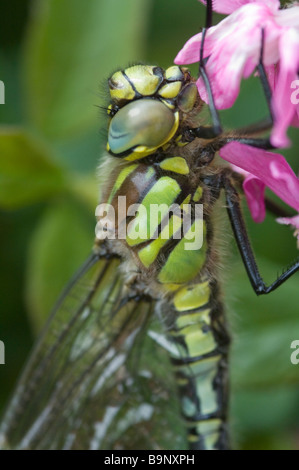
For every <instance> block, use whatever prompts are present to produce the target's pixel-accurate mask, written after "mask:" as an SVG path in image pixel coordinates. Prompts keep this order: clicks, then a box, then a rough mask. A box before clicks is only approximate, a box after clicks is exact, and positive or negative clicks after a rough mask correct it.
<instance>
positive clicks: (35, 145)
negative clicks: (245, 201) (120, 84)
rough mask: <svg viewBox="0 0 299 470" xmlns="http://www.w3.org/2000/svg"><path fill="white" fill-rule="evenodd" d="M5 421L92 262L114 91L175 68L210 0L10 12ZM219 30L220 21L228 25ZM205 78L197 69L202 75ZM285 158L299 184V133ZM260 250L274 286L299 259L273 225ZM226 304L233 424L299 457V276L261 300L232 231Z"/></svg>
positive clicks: (242, 439)
mask: <svg viewBox="0 0 299 470" xmlns="http://www.w3.org/2000/svg"><path fill="white" fill-rule="evenodd" d="M0 8H1V15H0V17H1V19H0V38H1V40H0V80H2V81H3V82H4V84H5V104H4V105H0V121H1V128H0V207H1V210H0V246H1V255H0V256H1V263H0V298H1V315H0V339H1V340H2V341H4V343H5V347H6V364H5V365H2V366H0V410H1V409H2V408H3V406H4V404H5V402H6V401H7V397H8V395H9V393H10V392H11V390H12V388H13V384H14V382H15V380H16V377H17V376H18V374H19V372H20V369H21V367H22V365H23V363H24V360H25V358H26V357H27V355H28V351H29V349H30V347H31V345H32V342H33V339H34V337H35V336H36V334H37V332H38V331H39V330H40V328H41V326H42V324H43V323H44V321H45V318H46V317H47V315H48V312H49V310H50V308H51V306H52V305H53V303H54V302H55V299H56V298H57V296H58V294H59V292H60V290H61V289H62V287H63V286H64V284H65V283H66V282H67V280H68V279H69V278H70V276H71V275H72V274H73V273H74V271H75V270H76V269H77V268H78V267H79V266H80V264H81V263H82V262H83V261H84V259H85V257H86V256H87V255H88V254H89V252H90V249H91V246H92V243H93V238H94V225H95V217H94V210H95V206H96V202H97V199H98V194H99V189H98V183H97V174H96V168H97V165H98V163H99V162H100V159H101V155H102V153H103V150H104V146H105V134H106V118H105V115H104V114H105V113H104V112H102V111H101V110H100V109H99V107H98V106H105V105H106V103H107V93H106V79H107V78H108V77H109V75H110V74H111V73H112V72H114V71H115V70H116V69H118V68H119V67H122V68H123V67H126V66H127V65H128V64H129V63H134V62H144V63H151V64H156V65H160V66H162V67H167V66H169V65H171V64H172V63H173V59H174V57H175V55H176V53H177V52H178V50H179V49H180V48H181V47H182V45H183V44H184V42H185V41H186V40H187V39H188V38H189V37H190V36H191V35H193V34H195V33H197V32H198V31H199V28H200V27H201V26H202V25H203V24H204V13H205V9H204V7H203V6H202V5H201V4H199V3H198V2H197V1H196V0H178V1H176V2H174V1H173V0H126V1H123V0H109V1H108V0H89V1H88V2H84V1H83V0H37V1H28V0H22V1H21V2H20V1H18V0H10V1H9V2H3V1H2V2H0ZM216 21H217V18H215V22H216ZM192 70H193V73H194V74H196V66H195V67H194V66H193V67H192ZM221 114H222V116H223V119H224V123H225V124H226V126H230V127H237V126H242V125H245V124H248V123H253V122H255V121H257V120H258V119H260V118H262V117H265V116H266V114H267V110H266V108H265V106H264V99H263V95H262V93H261V90H260V86H259V84H258V82H257V80H255V79H251V80H248V81H246V83H244V84H243V86H242V92H241V95H240V97H239V99H238V101H237V103H236V105H235V106H234V107H233V109H231V110H228V111H225V112H223V113H221ZM290 135H291V137H292V139H293V142H294V145H293V149H289V150H288V151H287V152H284V155H285V156H287V158H288V161H289V162H290V163H291V165H292V166H293V168H294V170H295V171H296V172H298V158H297V160H296V154H297V151H296V149H297V148H298V144H299V137H298V132H297V133H296V132H290ZM245 212H246V218H247V220H248V225H249V229H250V233H251V238H252V241H253V245H254V248H255V252H256V255H257V258H258V261H259V265H260V267H261V270H262V273H263V274H264V275H265V279H266V280H267V281H268V282H270V281H271V280H273V279H274V278H275V277H276V275H277V273H278V272H279V271H280V270H281V269H282V267H283V266H285V265H287V264H289V263H290V262H291V261H292V260H293V259H294V257H295V256H297V252H296V246H295V241H294V238H293V236H292V233H291V231H290V230H289V229H288V228H286V227H282V226H279V225H278V224H277V223H275V221H274V219H273V217H272V216H267V219H266V221H265V222H264V223H263V224H261V225H256V224H254V223H253V222H252V221H251V220H250V216H249V215H248V211H247V210H246V209H245ZM223 240H224V244H226V246H227V249H226V251H227V252H229V256H226V268H225V269H224V270H223V277H224V279H225V280H226V282H225V285H226V288H225V291H226V302H227V304H228V306H229V308H228V313H229V320H230V323H231V325H232V331H233V348H232V357H231V361H232V405H231V423H232V429H233V433H234V439H235V443H236V447H238V448H241V449H298V448H299V364H298V365H297V366H296V365H292V364H291V362H290V354H291V349H290V344H291V342H292V341H293V340H295V339H299V308H298V302H299V289H298V282H299V275H298V274H297V276H295V277H294V278H293V279H290V280H289V281H288V283H286V284H285V285H284V286H282V287H281V288H280V289H279V291H278V292H275V293H273V294H271V295H270V296H268V297H265V298H257V297H256V296H255V294H254V292H253V291H252V288H251V287H250V285H249V281H248V279H247V278H246V274H245V270H244V268H243V266H242V264H241V261H240V258H239V255H238V254H237V253H236V248H235V244H234V242H233V238H232V235H231V232H230V230H229V227H228V226H225V228H224V231H223Z"/></svg>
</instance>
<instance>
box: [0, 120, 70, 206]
mask: <svg viewBox="0 0 299 470" xmlns="http://www.w3.org/2000/svg"><path fill="white" fill-rule="evenodd" d="M64 186H65V182H64V177H63V171H62V169H60V168H59V167H57V166H56V165H55V164H54V163H53V161H52V160H51V157H50V155H49V154H48V152H47V149H45V148H44V147H43V146H42V145H41V144H40V143H39V142H36V141H35V140H34V139H33V138H32V137H31V136H29V135H28V134H26V133H25V132H24V131H22V130H19V129H5V128H2V129H1V130H0V206H2V207H3V208H5V209H14V208H17V207H22V206H25V205H27V204H30V203H33V202H37V201H42V200H45V199H47V198H49V197H51V196H52V195H53V194H57V192H58V191H61V190H62V189H64Z"/></svg>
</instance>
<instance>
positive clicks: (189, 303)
mask: <svg viewBox="0 0 299 470" xmlns="http://www.w3.org/2000/svg"><path fill="white" fill-rule="evenodd" d="M209 297H210V287H209V282H208V281H206V282H203V283H201V284H195V285H194V286H188V287H183V288H182V289H180V290H179V291H178V292H177V293H176V294H175V296H174V299H173V303H174V306H175V308H176V310H178V311H179V312H183V311H184V310H193V309H194V308H198V307H202V306H203V305H205V304H207V303H208V301H209Z"/></svg>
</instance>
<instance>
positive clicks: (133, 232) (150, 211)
mask: <svg viewBox="0 0 299 470" xmlns="http://www.w3.org/2000/svg"><path fill="white" fill-rule="evenodd" d="M180 192H181V188H180V186H179V184H178V183H177V181H176V180H174V179H173V178H170V177H169V176H163V177H162V178H160V179H159V180H158V181H157V182H156V183H155V184H154V186H152V188H151V189H150V190H149V191H148V193H147V194H146V196H145V197H144V199H143V200H142V201H141V204H140V206H139V208H138V213H137V215H136V217H135V218H134V220H132V222H130V223H129V225H128V228H127V238H126V241H127V243H128V245H129V246H134V245H138V244H139V243H143V242H145V241H147V240H150V239H151V238H152V237H153V235H154V234H155V232H156V231H157V229H158V227H159V225H160V223H161V221H162V219H163V218H164V217H165V216H166V215H167V213H168V212H169V208H170V206H171V205H172V204H173V203H174V201H175V200H176V198H177V196H178V195H179V194H180Z"/></svg>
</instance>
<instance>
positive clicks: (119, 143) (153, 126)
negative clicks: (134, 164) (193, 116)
mask: <svg viewBox="0 0 299 470" xmlns="http://www.w3.org/2000/svg"><path fill="white" fill-rule="evenodd" d="M175 126H176V122H175V116H174V113H173V112H172V111H171V110H170V109H169V108H167V106H165V105H164V104H163V103H161V102H160V101H158V100H154V99H140V100H137V101H133V102H131V103H129V104H127V105H125V106H124V107H123V108H121V109H120V110H119V111H118V112H117V113H116V115H115V116H114V117H113V118H112V119H111V121H110V126H109V131H108V144H109V147H110V151H111V152H112V153H114V154H121V153H123V152H127V151H129V150H131V149H133V148H135V147H137V146H143V147H148V148H152V147H155V148H157V147H160V146H161V145H164V143H166V142H167V141H168V140H169V139H170V138H171V137H172V135H173V131H174V127H175Z"/></svg>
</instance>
